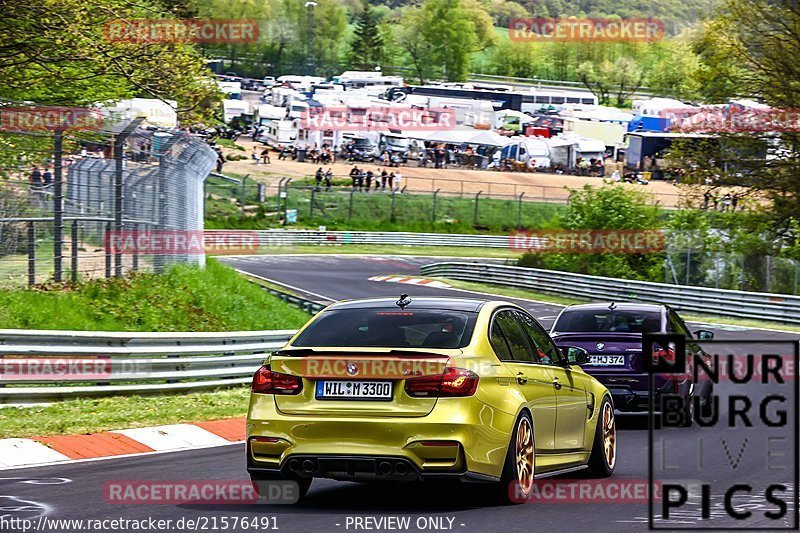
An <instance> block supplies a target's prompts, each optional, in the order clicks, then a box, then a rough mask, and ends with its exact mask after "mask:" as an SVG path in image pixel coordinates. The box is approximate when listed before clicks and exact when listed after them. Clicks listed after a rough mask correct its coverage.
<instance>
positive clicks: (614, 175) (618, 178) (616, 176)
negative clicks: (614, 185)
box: [611, 168, 622, 181]
mask: <svg viewBox="0 0 800 533" xmlns="http://www.w3.org/2000/svg"><path fill="white" fill-rule="evenodd" d="M611 181H622V177H621V176H620V175H619V170H617V169H616V168H615V169H614V172H612V173H611Z"/></svg>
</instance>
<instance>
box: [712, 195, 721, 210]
mask: <svg viewBox="0 0 800 533" xmlns="http://www.w3.org/2000/svg"><path fill="white" fill-rule="evenodd" d="M711 200H712V201H713V202H714V211H716V210H717V207H718V206H719V194H717V193H714V197H713V198H712V199H711Z"/></svg>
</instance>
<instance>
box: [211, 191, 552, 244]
mask: <svg viewBox="0 0 800 533" xmlns="http://www.w3.org/2000/svg"><path fill="white" fill-rule="evenodd" d="M213 187H214V188H213V190H212V188H211V187H207V191H209V192H214V191H215V190H216V191H217V192H216V193H215V194H218V195H222V194H224V193H226V192H227V194H228V195H229V196H230V197H233V198H236V197H237V196H236V195H237V194H239V193H240V191H238V192H237V188H235V187H233V188H231V187H228V188H225V187H223V186H219V187H217V186H216V185H214V186H213ZM351 198H352V208H351V205H350V201H351ZM251 201H252V200H250V199H249V197H248V200H247V202H248V203H250V202H251ZM286 202H287V204H286V205H287V208H288V209H294V210H296V211H297V223H296V224H292V225H291V226H290V227H292V228H315V229H316V228H317V227H318V226H326V227H327V228H328V229H331V230H337V229H341V230H345V229H346V230H352V231H409V232H434V233H470V234H475V233H488V234H500V235H502V234H508V233H510V232H512V231H515V230H516V229H517V224H518V223H521V225H522V226H523V227H524V228H526V229H541V228H548V227H551V226H552V225H553V224H554V223H555V221H556V219H557V216H558V215H560V214H561V213H563V211H564V209H566V207H565V206H564V205H560V204H552V203H546V202H535V201H530V202H529V201H525V202H522V211H521V216H520V212H519V203H518V201H517V200H514V199H512V198H511V197H507V198H502V199H501V198H481V199H480V200H479V201H478V210H477V216H476V211H475V200H474V196H465V197H463V198H461V197H458V196H444V195H439V196H438V197H437V199H436V209H435V212H434V203H433V195H432V194H395V195H394V205H392V195H391V194H389V193H383V192H371V193H369V194H366V193H355V194H353V195H351V194H350V189H346V188H345V189H340V190H333V191H330V192H325V191H317V192H315V193H314V209H313V210H312V209H311V191H310V190H309V189H290V190H289V197H288V199H287V200H286ZM211 205H212V206H211V208H210V209H209V210H208V212H207V214H206V224H205V225H206V228H208V229H264V228H270V227H277V226H279V224H280V223H279V221H278V218H277V216H276V214H275V213H274V211H275V207H276V206H277V205H278V199H277V198H274V197H271V198H267V201H266V202H265V203H264V204H263V205H262V206H261V207H260V208H259V209H258V210H256V211H254V212H253V213H250V214H247V215H242V214H241V213H238V212H234V210H232V209H231V207H230V206H229V205H224V206H218V205H216V204H213V203H212V204H211Z"/></svg>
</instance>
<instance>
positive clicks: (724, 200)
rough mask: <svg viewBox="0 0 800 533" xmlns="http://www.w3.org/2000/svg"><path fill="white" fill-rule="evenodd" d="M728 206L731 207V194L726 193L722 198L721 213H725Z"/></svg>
mask: <svg viewBox="0 0 800 533" xmlns="http://www.w3.org/2000/svg"><path fill="white" fill-rule="evenodd" d="M730 206H731V193H729V192H726V193H725V196H723V197H722V212H723V213H724V212H725V211H727V210H728V208H730Z"/></svg>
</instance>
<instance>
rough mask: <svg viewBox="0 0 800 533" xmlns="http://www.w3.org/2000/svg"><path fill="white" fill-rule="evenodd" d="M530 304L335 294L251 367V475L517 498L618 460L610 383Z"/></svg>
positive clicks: (605, 471)
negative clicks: (470, 485) (446, 485)
mask: <svg viewBox="0 0 800 533" xmlns="http://www.w3.org/2000/svg"><path fill="white" fill-rule="evenodd" d="M587 361H588V357H587V355H586V352H585V351H584V350H582V349H581V348H570V347H562V348H561V349H559V348H557V347H556V345H555V344H554V343H553V341H552V340H551V339H550V337H549V335H548V334H547V332H546V331H545V330H544V329H543V328H542V326H541V325H540V324H539V323H538V322H537V321H536V319H534V318H533V317H532V316H531V315H530V314H529V313H528V312H527V311H525V310H524V309H522V308H520V307H518V306H516V305H514V304H511V303H507V302H502V301H485V300H478V299H454V298H415V299H410V298H408V296H407V295H405V294H404V295H402V296H401V298H400V300H397V301H395V299H393V298H392V299H365V300H353V301H346V302H341V303H337V304H333V305H331V306H329V307H327V308H326V309H324V310H323V311H321V312H320V313H318V314H317V315H316V316H315V317H313V318H312V319H311V320H310V321H309V322H308V323H307V324H306V325H305V326H304V327H303V328H302V329H301V330H300V331H298V333H297V334H296V335H295V336H294V337H293V338H292V339H291V340H290V341H289V343H288V344H287V345H286V346H285V347H284V348H282V349H281V350H278V351H276V352H274V353H273V354H271V355H270V356H269V358H268V359H267V360H266V361H265V363H264V365H263V366H262V367H261V368H260V369H259V370H258V371H257V372H256V374H255V375H254V377H253V385H252V394H251V399H250V405H249V410H248V416H247V441H246V443H247V445H246V449H247V469H248V472H249V474H250V477H251V479H252V480H253V482H254V483H255V484H256V485H258V484H259V483H262V484H263V483H265V482H270V481H272V480H293V481H296V482H297V483H298V484H299V487H300V490H299V492H300V495H301V496H302V495H305V493H306V492H307V491H308V488H309V486H310V485H311V482H312V480H313V478H315V477H316V478H331V479H336V480H346V481H398V482H402V481H414V480H429V479H430V480H434V479H436V480H443V479H444V480H446V479H452V480H464V481H479V482H488V483H492V484H493V488H494V490H495V492H496V494H497V496H498V497H499V498H500V499H501V500H503V501H505V502H509V503H513V502H521V501H524V500H526V499H527V497H528V496H529V495H530V493H531V490H532V487H533V484H534V479H536V478H537V477H541V476H550V475H553V474H557V473H561V472H566V471H570V470H573V469H584V468H588V469H589V470H590V472H591V473H592V474H593V475H595V476H603V477H606V476H610V475H611V474H612V473H613V471H614V467H615V465H616V462H617V438H616V426H615V421H614V407H613V403H612V398H611V395H610V393H609V391H608V390H607V389H606V388H605V387H604V386H603V385H602V384H601V383H600V382H599V381H597V380H596V379H594V378H593V377H591V376H589V375H588V374H586V373H585V372H584V371H583V370H581V368H580V366H578V365H579V364H584V363H586V362H587Z"/></svg>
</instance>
